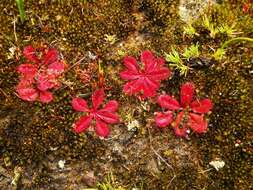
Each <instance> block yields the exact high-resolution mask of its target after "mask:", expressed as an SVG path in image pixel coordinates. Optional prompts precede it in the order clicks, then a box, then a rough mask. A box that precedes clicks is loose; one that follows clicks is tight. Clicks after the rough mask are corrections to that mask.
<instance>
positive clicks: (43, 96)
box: [39, 91, 53, 103]
mask: <svg viewBox="0 0 253 190" xmlns="http://www.w3.org/2000/svg"><path fill="white" fill-rule="evenodd" d="M39 94H40V101H41V102H43V103H49V102H51V101H52V100H53V94H52V93H51V92H48V91H41V92H40V93H39Z"/></svg>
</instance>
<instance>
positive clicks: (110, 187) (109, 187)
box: [97, 172, 125, 190]
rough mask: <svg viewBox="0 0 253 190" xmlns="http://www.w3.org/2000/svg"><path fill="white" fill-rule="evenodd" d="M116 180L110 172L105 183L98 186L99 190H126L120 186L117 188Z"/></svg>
mask: <svg viewBox="0 0 253 190" xmlns="http://www.w3.org/2000/svg"><path fill="white" fill-rule="evenodd" d="M115 186H116V185H115V180H114V176H113V174H112V172H110V173H109V174H108V175H107V177H106V179H105V181H104V182H102V183H98V184H97V188H98V189H100V190H125V188H123V187H121V186H118V187H115Z"/></svg>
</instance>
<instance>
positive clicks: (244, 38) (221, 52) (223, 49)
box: [213, 37, 253, 60]
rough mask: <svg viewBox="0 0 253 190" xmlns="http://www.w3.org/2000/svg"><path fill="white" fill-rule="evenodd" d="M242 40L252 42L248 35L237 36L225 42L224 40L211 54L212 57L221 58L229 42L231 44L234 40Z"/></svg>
mask: <svg viewBox="0 0 253 190" xmlns="http://www.w3.org/2000/svg"><path fill="white" fill-rule="evenodd" d="M242 41H246V42H251V43H253V38H248V37H237V38H232V39H230V40H228V41H226V42H224V43H223V44H222V46H221V47H220V48H218V49H217V50H216V51H215V52H214V54H213V57H214V59H216V60H220V59H222V58H223V57H224V56H225V54H226V48H227V47H228V46H229V45H230V44H233V43H235V42H242Z"/></svg>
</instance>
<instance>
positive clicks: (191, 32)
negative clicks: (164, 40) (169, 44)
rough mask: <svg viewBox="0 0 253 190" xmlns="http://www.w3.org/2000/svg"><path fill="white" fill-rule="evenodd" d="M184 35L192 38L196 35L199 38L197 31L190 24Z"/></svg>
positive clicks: (186, 27) (185, 28)
mask: <svg viewBox="0 0 253 190" xmlns="http://www.w3.org/2000/svg"><path fill="white" fill-rule="evenodd" d="M184 34H186V35H188V36H189V37H191V38H192V37H193V36H195V35H196V36H198V33H197V32H196V29H195V28H194V27H193V26H192V25H191V24H188V25H187V26H185V27H184Z"/></svg>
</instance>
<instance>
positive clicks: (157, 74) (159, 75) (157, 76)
mask: <svg viewBox="0 0 253 190" xmlns="http://www.w3.org/2000/svg"><path fill="white" fill-rule="evenodd" d="M170 74H171V72H170V70H169V69H168V68H166V67H162V68H160V69H159V70H155V71H152V72H151V73H149V75H150V76H149V78H150V79H152V80H157V81H160V80H164V79H167V78H168V77H169V76H170Z"/></svg>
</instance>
